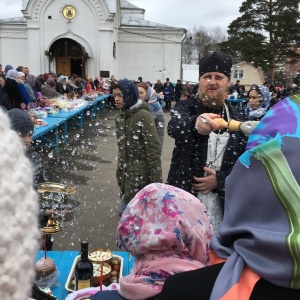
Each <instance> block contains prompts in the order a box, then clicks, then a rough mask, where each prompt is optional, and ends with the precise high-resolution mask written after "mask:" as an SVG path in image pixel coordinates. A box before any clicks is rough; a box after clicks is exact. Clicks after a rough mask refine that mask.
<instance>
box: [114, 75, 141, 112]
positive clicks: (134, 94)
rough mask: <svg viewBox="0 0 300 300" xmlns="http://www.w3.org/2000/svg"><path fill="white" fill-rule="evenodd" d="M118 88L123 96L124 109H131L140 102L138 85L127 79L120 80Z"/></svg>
mask: <svg viewBox="0 0 300 300" xmlns="http://www.w3.org/2000/svg"><path fill="white" fill-rule="evenodd" d="M118 86H119V87H120V90H121V91H122V94H123V99H124V108H125V109H129V108H130V107H132V106H133V105H134V104H136V103H137V101H138V100H139V90H138V88H137V86H136V84H134V83H133V82H132V81H129V80H127V79H122V80H119V81H118Z"/></svg>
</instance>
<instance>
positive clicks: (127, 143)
mask: <svg viewBox="0 0 300 300" xmlns="http://www.w3.org/2000/svg"><path fill="white" fill-rule="evenodd" d="M116 133H117V139H118V149H119V154H118V165H117V173H116V175H117V181H118V185H119V187H120V189H121V194H122V195H123V196H124V201H125V202H126V203H129V202H130V200H131V199H132V198H133V197H134V196H135V194H136V193H137V192H138V191H139V190H141V189H142V188H143V187H145V186H146V185H148V184H150V183H153V182H162V170H161V160H160V155H161V149H160V145H159V141H158V135H157V129H156V126H155V122H154V119H153V117H152V115H151V114H150V112H149V110H148V106H147V104H146V103H144V102H141V100H139V101H138V103H137V104H136V105H134V106H132V107H131V108H130V109H127V110H120V111H119V113H118V114H117V116H116Z"/></svg>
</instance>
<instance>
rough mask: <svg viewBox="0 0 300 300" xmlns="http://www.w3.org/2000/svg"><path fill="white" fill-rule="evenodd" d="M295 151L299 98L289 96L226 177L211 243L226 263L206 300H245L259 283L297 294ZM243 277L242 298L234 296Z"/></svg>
mask: <svg viewBox="0 0 300 300" xmlns="http://www.w3.org/2000/svg"><path fill="white" fill-rule="evenodd" d="M299 149H300V95H294V96H291V97H288V98H286V99H284V100H282V101H280V102H279V103H278V104H276V105H275V106H274V107H272V108H271V110H269V111H268V112H267V114H266V115H265V116H264V118H263V119H262V121H261V122H260V123H259V125H257V126H256V127H255V129H254V130H253V132H252V134H251V135H250V137H249V140H248V145H247V151H246V152H245V153H244V154H243V155H242V156H241V157H240V158H239V160H238V161H237V162H236V165H235V166H234V168H233V170H232V172H231V174H230V175H229V176H228V177H227V180H226V199H225V211H224V219H223V222H222V223H221V226H220V229H219V235H220V237H219V238H218V237H213V239H212V242H211V248H212V250H213V251H214V252H215V253H216V254H217V255H218V256H219V257H220V258H224V259H227V261H226V263H225V265H224V267H223V268H222V270H221V272H220V274H219V276H218V278H217V280H216V282H215V285H214V289H213V292H212V295H211V298H210V299H211V300H216V299H231V300H235V299H239V300H241V299H249V295H250V294H251V291H252V289H253V287H254V285H255V283H256V282H257V281H258V280H259V278H260V277H261V278H264V279H265V280H267V281H269V282H271V283H273V284H275V285H278V286H281V287H287V288H295V289H300V188H299V183H300V167H299ZM245 274H248V275H247V278H248V279H247V280H246V282H247V284H248V287H247V289H246V290H245V289H244V290H243V289H242V291H243V292H246V294H247V295H248V297H247V296H245V295H246V294H243V295H241V294H239V293H238V291H241V290H239V289H238V286H239V282H241V281H242V280H243V278H244V275H245ZM249 278H252V280H249ZM224 295H225V296H224ZM222 297H224V298H222ZM226 297H227V298H226Z"/></svg>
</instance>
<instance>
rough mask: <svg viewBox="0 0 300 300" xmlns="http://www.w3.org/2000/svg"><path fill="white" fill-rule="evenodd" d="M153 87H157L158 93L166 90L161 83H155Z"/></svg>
mask: <svg viewBox="0 0 300 300" xmlns="http://www.w3.org/2000/svg"><path fill="white" fill-rule="evenodd" d="M153 88H154V89H155V92H156V94H159V93H161V92H162V91H163V90H164V87H163V85H162V84H161V83H160V84H159V83H155V84H154V87H153Z"/></svg>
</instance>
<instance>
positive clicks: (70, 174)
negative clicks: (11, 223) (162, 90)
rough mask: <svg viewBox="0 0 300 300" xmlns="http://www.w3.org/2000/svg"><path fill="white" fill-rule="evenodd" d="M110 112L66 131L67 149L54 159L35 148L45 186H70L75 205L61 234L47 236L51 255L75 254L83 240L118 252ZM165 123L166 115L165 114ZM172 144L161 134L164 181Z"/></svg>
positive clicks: (45, 150)
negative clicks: (47, 183) (41, 161)
mask: <svg viewBox="0 0 300 300" xmlns="http://www.w3.org/2000/svg"><path fill="white" fill-rule="evenodd" d="M116 112H117V109H116V108H113V109H111V108H107V109H105V110H104V111H102V112H100V113H98V114H97V116H96V119H95V120H93V121H91V119H90V116H89V115H86V116H85V122H84V126H83V128H82V129H71V130H69V132H68V142H69V143H68V144H67V145H66V146H64V145H61V146H60V155H59V157H58V158H57V157H55V156H53V155H52V154H53V150H52V149H48V148H38V149H37V150H38V152H39V153H40V154H41V155H42V156H43V159H44V164H45V168H46V170H47V172H48V174H49V179H50V181H53V182H60V183H64V184H67V185H70V186H75V187H76V189H77V191H76V193H75V194H74V195H72V196H71V199H72V200H74V202H76V203H77V204H78V205H77V206H76V208H75V209H74V213H73V215H69V216H67V217H66V218H65V220H64V221H63V223H62V226H63V229H62V231H61V232H58V233H56V234H54V235H53V237H54V244H53V250H79V248H80V241H81V240H83V239H87V240H88V241H89V244H90V247H104V248H109V249H111V250H118V248H117V246H116V244H115V232H116V226H117V224H118V220H119V188H118V185H117V181H116V178H115V172H116V164H117V160H116V158H117V152H118V149H117V139H116V134H115V121H114V119H115V115H116ZM164 115H165V123H166V125H167V123H168V121H169V120H170V113H169V112H168V113H165V114H164ZM173 147H174V140H173V139H172V138H170V137H169V136H168V135H167V133H166V128H165V140H164V145H163V153H162V169H163V180H164V182H165V180H166V177H167V174H168V171H169V167H170V161H171V157H172V151H173Z"/></svg>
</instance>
